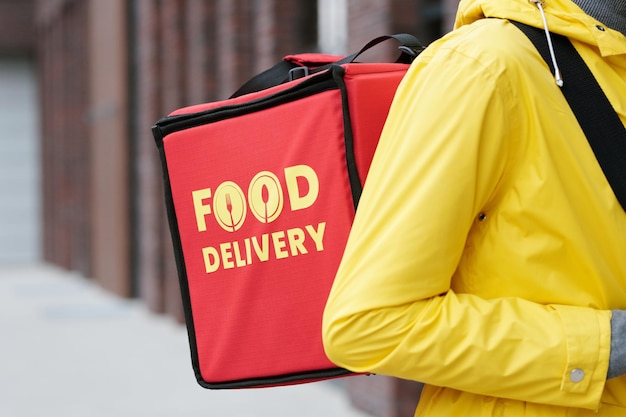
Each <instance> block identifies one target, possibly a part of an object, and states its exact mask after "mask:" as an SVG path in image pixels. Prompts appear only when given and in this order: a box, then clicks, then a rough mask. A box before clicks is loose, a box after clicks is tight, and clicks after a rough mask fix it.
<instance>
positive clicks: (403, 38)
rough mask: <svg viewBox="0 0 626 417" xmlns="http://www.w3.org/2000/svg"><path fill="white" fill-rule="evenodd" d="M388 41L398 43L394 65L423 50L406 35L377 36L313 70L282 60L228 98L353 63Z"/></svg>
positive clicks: (402, 62) (415, 39) (408, 59)
mask: <svg viewBox="0 0 626 417" xmlns="http://www.w3.org/2000/svg"><path fill="white" fill-rule="evenodd" d="M389 39H395V40H396V41H397V42H398V43H400V46H399V47H398V49H399V50H400V56H399V57H398V58H397V59H396V61H395V62H396V63H401V64H410V63H411V62H413V60H414V59H415V58H416V57H417V56H418V55H419V54H420V52H422V51H423V50H424V49H425V47H424V46H423V45H422V43H421V42H420V41H419V40H418V39H417V38H416V37H415V36H413V35H410V34H408V33H399V34H396V35H384V36H379V37H377V38H375V39H372V40H371V41H370V42H368V43H367V44H366V45H365V46H364V47H363V48H361V50H360V51H359V52H357V53H355V54H352V55H348V56H346V57H344V58H342V59H339V60H338V61H335V62H330V63H328V64H326V65H321V66H317V67H315V68H311V67H309V66H307V65H301V64H300V65H299V64H297V63H295V62H293V60H286V59H283V60H281V61H280V62H278V63H277V64H276V65H274V66H273V67H271V68H269V69H267V70H265V71H263V72H262V73H260V74H258V75H256V76H254V77H253V78H251V79H250V80H248V81H247V82H246V83H245V84H244V85H242V86H241V87H239V89H238V90H237V91H235V93H234V94H233V95H232V96H230V98H235V97H239V96H242V95H245V94H249V93H254V92H257V91H261V90H265V89H267V88H270V87H274V86H277V85H280V84H283V83H285V82H288V81H292V80H294V79H297V78H301V77H303V76H307V75H309V74H314V73H316V72H321V71H325V70H327V69H328V68H329V67H330V66H331V65H342V64H350V63H353V62H355V60H356V59H357V58H358V57H359V56H360V55H361V54H363V53H364V52H365V51H367V50H369V49H371V48H373V47H375V46H376V45H378V44H380V43H382V42H384V41H387V40H389Z"/></svg>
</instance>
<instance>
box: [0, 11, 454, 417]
mask: <svg viewBox="0 0 626 417" xmlns="http://www.w3.org/2000/svg"><path fill="white" fill-rule="evenodd" d="M457 2H458V1H457V0H297V1H296V0H294V1H285V0H106V1H103V0H0V55H1V54H3V53H9V52H10V51H9V50H15V49H19V50H20V51H22V52H24V53H27V54H30V55H28V56H30V57H32V62H34V63H36V67H35V68H36V70H37V74H38V75H37V81H38V97H39V108H38V110H37V111H38V115H39V118H38V120H40V122H39V124H40V129H39V132H38V136H39V137H40V140H39V148H38V149H39V150H38V152H39V153H40V160H41V167H40V168H39V171H40V181H41V187H40V190H41V193H40V197H39V200H40V213H41V216H40V218H41V221H40V229H41V238H42V244H41V251H42V255H41V256H42V258H43V260H45V261H46V262H50V263H54V264H56V265H59V266H61V267H64V268H67V269H70V270H75V271H78V272H80V273H81V274H83V275H84V276H86V277H89V278H90V279H93V280H95V281H96V282H97V283H98V284H99V285H101V286H102V287H104V288H106V289H108V290H110V291H112V292H114V293H116V294H118V295H120V296H124V297H138V298H140V299H141V300H143V301H144V302H145V303H146V304H147V305H148V306H149V308H150V309H151V310H152V311H154V312H157V313H164V314H169V315H171V316H173V317H175V318H176V319H178V320H180V321H182V307H181V301H180V295H179V289H178V281H177V273H176V267H175V263H174V257H173V252H172V247H171V238H170V235H169V229H168V224H167V219H166V215H165V206H164V202H163V201H164V200H163V184H162V174H161V167H160V161H159V159H158V154H157V151H156V146H155V145H154V141H153V139H152V135H151V131H150V128H151V126H152V124H153V123H154V122H155V121H156V120H158V119H159V118H160V117H162V116H164V115H166V114H167V113H169V112H170V111H172V110H174V109H176V108H178V107H182V106H186V105H190V104H195V103H200V102H206V101H215V100H219V99H224V98H227V97H228V96H229V95H230V94H231V93H232V92H233V91H235V90H236V89H237V87H238V86H239V85H241V84H243V82H245V81H246V80H247V79H249V78H250V77H251V76H252V75H254V74H256V73H258V72H260V71H262V70H264V69H266V68H268V67H270V66H271V65H273V64H274V63H275V62H277V61H278V60H279V59H280V58H281V57H282V56H284V55H286V54H288V53H294V52H306V51H322V52H329V53H337V54H346V53H349V52H354V51H356V50H358V49H360V47H361V46H362V45H364V44H365V43H366V42H367V41H369V40H370V39H372V38H373V37H375V36H378V35H380V34H389V33H399V32H409V33H413V34H415V35H417V36H418V37H419V38H420V39H421V40H422V41H424V42H430V41H432V40H433V39H435V38H437V37H438V36H440V35H441V34H442V33H444V32H446V31H447V30H449V29H450V28H451V26H452V21H453V18H454V12H455V10H456V6H457ZM18 9H19V10H18ZM3 10H4V11H8V13H2V11H3ZM19 13H30V14H28V16H30V17H31V20H29V21H28V24H26V23H24V24H22V25H21V26H20V25H18V26H16V25H12V26H11V25H9V24H8V23H7V24H6V25H5V24H2V22H3V20H2V18H3V17H5V18H6V19H8V21H11V18H10V17H9V16H17V15H18V14H19ZM13 23H14V22H13ZM6 27H9V29H7V31H5V32H3V31H2V30H3V29H4V28H6ZM25 29H28V30H25ZM9 31H10V32H9ZM10 39H13V40H12V41H11V42H5V41H6V40H10ZM5 43H7V44H9V43H10V44H12V45H13V46H10V47H9V46H6V45H4V44H5ZM11 48H13V49H11ZM7 51H9V52H7ZM11 53H13V52H11ZM346 386H347V390H348V392H349V394H350V396H351V398H352V400H353V402H354V403H355V405H356V406H358V407H360V408H363V409H365V410H366V411H369V412H370V413H371V414H373V415H375V416H380V417H404V416H410V415H413V410H414V407H415V403H416V401H417V397H418V396H419V390H420V386H419V384H415V383H410V382H406V381H399V380H395V379H391V378H354V379H353V380H352V379H350V378H349V379H348V381H347V383H346Z"/></svg>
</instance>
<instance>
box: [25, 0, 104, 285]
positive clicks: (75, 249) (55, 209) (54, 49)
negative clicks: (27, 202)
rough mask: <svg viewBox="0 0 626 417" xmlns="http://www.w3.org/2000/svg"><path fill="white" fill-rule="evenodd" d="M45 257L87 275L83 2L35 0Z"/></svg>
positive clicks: (86, 154) (87, 160)
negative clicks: (36, 0)
mask: <svg viewBox="0 0 626 417" xmlns="http://www.w3.org/2000/svg"><path fill="white" fill-rule="evenodd" d="M37 6H38V8H37V12H38V13H37V15H36V22H37V31H36V33H37V49H38V62H39V74H40V83H39V84H40V92H41V118H42V120H41V125H42V132H41V137H42V144H41V149H42V164H43V167H42V172H43V178H42V190H43V196H42V201H43V204H44V213H43V225H44V231H43V232H44V233H43V235H44V242H43V243H44V245H43V246H44V253H43V256H44V259H45V260H47V261H49V262H52V263H55V264H57V265H61V266H63V267H65V268H68V269H72V270H77V271H79V272H81V273H83V274H85V275H86V276H90V274H91V269H90V268H91V263H90V252H91V234H90V230H91V228H90V203H89V189H90V184H89V162H90V161H89V155H90V153H89V148H88V143H89V142H88V141H87V140H85V138H87V123H86V121H87V118H88V114H87V108H88V91H87V88H88V86H87V79H86V74H87V70H88V69H87V55H86V51H87V48H86V44H85V42H86V41H85V39H86V38H87V36H86V33H87V32H86V31H87V27H86V21H87V19H86V13H87V9H86V7H85V3H82V2H75V1H71V0H66V1H61V0H52V1H44V0H39V1H38V2H37Z"/></svg>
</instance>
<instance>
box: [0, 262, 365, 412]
mask: <svg viewBox="0 0 626 417" xmlns="http://www.w3.org/2000/svg"><path fill="white" fill-rule="evenodd" d="M0 416H2V417H39V416H48V417H74V416H75V417H85V416H90V417H101V416H102V417H104V416H106V417H127V416H128V417H130V416H133V417H138V416H149V417H161V416H162V417H186V416H206V417H222V416H224V417H256V416H259V417H264V416H268V417H269V416H272V417H296V416H297V417H370V416H369V415H367V414H365V413H362V412H359V411H358V410H355V409H354V408H352V407H351V406H350V404H349V400H348V398H347V395H345V394H344V393H343V391H342V388H341V387H340V386H339V385H338V383H337V382H321V383H314V384H305V385H298V386H292V387H282V388H271V389H258V390H239V391H211V390H206V389H203V388H201V387H200V386H199V385H197V383H196V381H195V378H194V376H193V371H192V369H191V364H190V359H189V348H188V344H187V334H186V330H185V328H184V326H183V325H181V324H178V323H175V322H174V321H173V320H171V319H169V318H167V317H163V316H160V315H155V314H152V313H150V312H148V311H147V310H146V309H145V308H144V307H143V305H142V304H141V303H140V302H138V301H136V300H122V299H118V298H116V297H114V296H112V295H110V294H109V293H107V292H104V291H103V290H101V289H100V288H98V287H96V286H94V285H92V284H91V283H90V282H89V281H88V280H85V279H83V278H81V277H79V276H77V275H75V274H73V273H68V272H65V271H62V270H60V269H57V268H55V267H52V266H48V265H35V266H24V267H17V266H2V265H0Z"/></svg>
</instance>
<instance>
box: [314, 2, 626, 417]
mask: <svg viewBox="0 0 626 417" xmlns="http://www.w3.org/2000/svg"><path fill="white" fill-rule="evenodd" d="M544 17H545V21H544ZM507 19H510V20H514V21H518V22H522V23H526V24H528V25H531V26H535V27H539V28H544V27H546V26H547V28H548V29H549V30H550V31H551V32H553V33H558V34H562V35H565V36H567V37H568V38H569V39H570V40H571V41H572V42H573V44H574V46H575V48H576V49H577V51H578V52H579V53H580V55H581V56H582V58H583V59H584V61H585V62H586V63H587V65H588V66H589V67H590V69H591V71H592V72H593V74H594V76H595V77H596V79H597V80H598V82H599V84H600V86H601V87H602V89H603V90H604V91H605V93H606V95H607V97H608V98H609V100H610V102H611V104H612V105H613V106H614V108H615V110H616V111H617V113H618V115H619V117H620V119H621V120H622V122H624V123H626V37H625V36H624V32H626V1H624V0H595V1H594V0H574V1H571V0H545V1H544V2H541V3H540V2H539V1H533V0H462V1H461V3H460V5H459V10H458V15H457V19H456V25H455V30H453V31H452V32H451V33H449V34H448V35H446V36H445V37H443V38H442V39H440V40H438V41H436V42H434V43H433V44H432V45H431V46H429V48H427V50H426V51H424V52H423V53H422V54H421V55H420V56H419V57H418V58H417V60H416V61H415V62H414V63H413V65H412V66H411V68H410V70H409V72H408V73H407V75H406V77H405V79H404V80H403V81H402V83H401V85H400V87H399V89H398V91H397V94H396V97H395V99H394V102H393V104H392V108H391V110H390V113H389V117H388V120H387V123H386V125H385V129H384V131H383V134H382V137H381V139H380V143H379V146H378V149H377V151H376V155H375V157H374V160H373V162H372V165H371V168H370V171H369V174H368V177H367V180H366V183H365V187H364V190H363V194H362V197H361V200H360V203H359V207H358V210H357V214H356V217H355V220H354V225H353V228H352V231H351V234H350V237H349V240H348V244H347V247H346V250H345V254H344V257H343V259H342V262H341V265H340V267H339V271H338V273H337V276H336V279H335V282H334V284H333V287H332V290H331V293H330V295H329V299H328V302H327V305H326V309H325V311H324V319H323V341H324V346H325V349H326V353H327V355H328V356H329V358H330V359H331V360H332V361H333V362H335V363H336V364H337V365H339V366H342V367H344V368H347V369H350V370H352V371H356V372H365V373H377V374H384V375H390V376H395V377H399V378H404V379H409V380H416V381H421V382H423V383H424V384H425V387H424V390H423V393H422V397H421V399H420V402H419V405H418V407H417V411H416V416H436V417H445V416H454V417H459V416H472V417H475V416H493V415H497V416H507V417H511V416H513V417H515V416H563V417H564V416H567V417H582V416H600V417H606V416H611V417H617V416H622V417H623V416H626V377H624V376H623V374H625V373H626V357H625V356H626V353H625V351H626V320H625V313H624V310H626V212H625V211H624V209H623V208H622V207H621V206H620V204H619V202H618V200H617V199H616V197H615V195H614V194H613V192H612V189H611V187H610V185H609V183H608V181H607V180H606V178H605V177H604V175H603V172H602V170H601V168H600V166H599V164H598V162H597V160H596V159H595V157H594V154H593V152H592V151H591V149H590V147H589V144H588V141H587V140H586V138H585V136H584V134H583V133H582V130H581V129H580V127H579V125H578V124H577V121H576V119H575V117H574V115H573V114H572V112H571V111H570V110H569V107H568V104H567V102H566V101H565V99H564V97H563V95H562V93H561V92H560V91H559V87H558V86H557V85H556V84H557V83H556V82H555V76H554V74H552V73H551V72H550V70H549V69H548V66H547V65H546V63H545V61H543V60H542V58H541V56H540V55H539V54H538V52H537V51H536V49H535V48H534V46H533V45H532V43H531V42H530V41H529V40H528V38H527V37H526V36H525V35H524V34H523V33H522V32H521V31H519V30H518V29H517V28H516V27H515V26H514V25H513V24H512V23H510V22H509V21H508V20H507ZM546 38H547V39H546V41H548V37H547V36H546ZM558 58H559V57H558V51H556V56H555V60H556V61H557V63H558ZM563 82H564V83H567V82H568V80H567V79H564V80H563ZM570 82H575V81H570Z"/></svg>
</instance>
